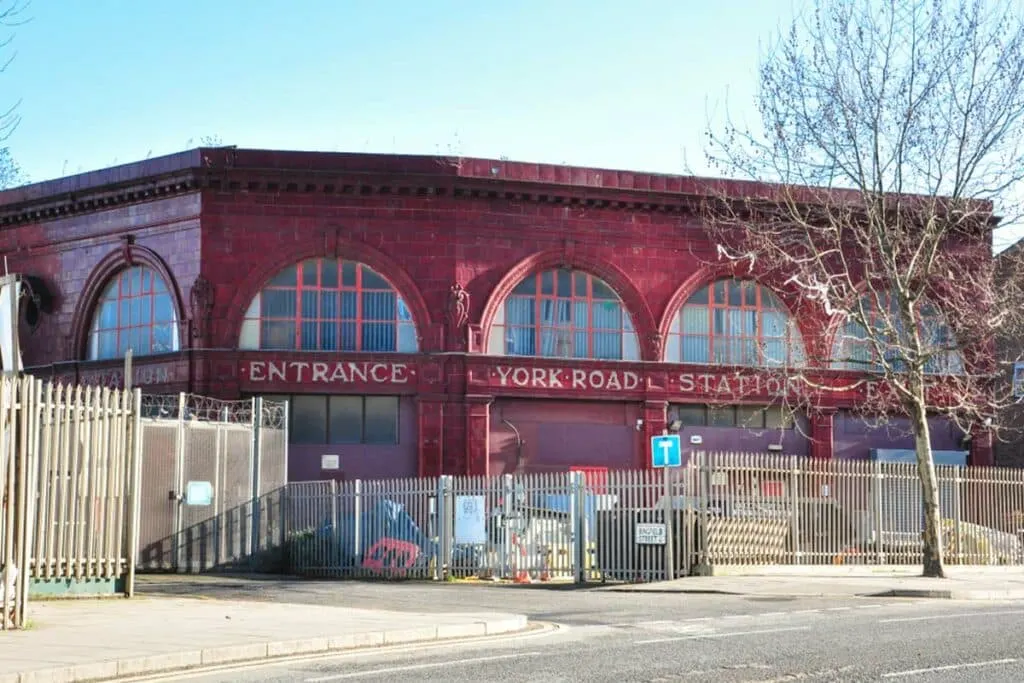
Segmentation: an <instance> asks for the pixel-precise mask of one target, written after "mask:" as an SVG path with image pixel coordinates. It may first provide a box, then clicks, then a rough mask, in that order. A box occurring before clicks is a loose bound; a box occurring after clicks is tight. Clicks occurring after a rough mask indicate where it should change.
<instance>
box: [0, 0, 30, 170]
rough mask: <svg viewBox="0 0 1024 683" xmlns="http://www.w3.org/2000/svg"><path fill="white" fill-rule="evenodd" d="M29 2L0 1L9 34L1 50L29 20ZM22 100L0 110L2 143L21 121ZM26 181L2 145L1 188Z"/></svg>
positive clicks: (1, 65)
mask: <svg viewBox="0 0 1024 683" xmlns="http://www.w3.org/2000/svg"><path fill="white" fill-rule="evenodd" d="M27 7H28V2H27V1H23V0H3V1H2V2H0V27H2V28H3V29H7V34H6V35H5V36H3V37H2V38H0V51H2V50H8V49H9V48H10V46H11V43H12V41H13V40H14V30H13V29H15V28H16V27H18V26H21V25H23V24H24V23H25V22H26V21H28V19H27V17H26V16H25V10H26V9H27ZM16 54H17V53H16V52H14V51H10V55H9V56H8V57H7V59H6V60H4V61H2V62H0V72H3V71H6V69H7V67H9V66H10V64H11V62H12V61H14V58H15V56H16ZM19 104H20V102H15V103H14V104H12V105H11V106H10V107H9V108H8V109H6V110H4V111H0V143H6V142H7V140H8V139H9V138H10V137H11V134H12V133H13V132H14V129H15V128H17V127H18V124H19V123H20V122H21V117H20V116H18V113H17V109H18V105H19ZM24 182H26V178H25V176H24V174H23V173H22V171H21V167H20V166H19V165H18V164H17V163H16V162H15V161H14V158H13V157H12V156H11V152H10V149H9V148H8V147H6V146H4V147H0V189H4V188H8V187H13V186H15V185H20V184H22V183H24Z"/></svg>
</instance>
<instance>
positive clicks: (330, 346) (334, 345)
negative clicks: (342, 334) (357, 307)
mask: <svg viewBox="0 0 1024 683" xmlns="http://www.w3.org/2000/svg"><path fill="white" fill-rule="evenodd" d="M319 327H320V350H321V351H337V350H338V340H339V337H338V323H336V322H322V323H320V326H319Z"/></svg>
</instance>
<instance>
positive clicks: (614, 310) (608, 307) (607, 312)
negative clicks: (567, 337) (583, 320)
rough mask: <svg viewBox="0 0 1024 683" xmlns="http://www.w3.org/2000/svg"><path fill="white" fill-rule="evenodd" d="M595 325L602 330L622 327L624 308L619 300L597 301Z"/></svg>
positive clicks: (595, 305)
mask: <svg viewBox="0 0 1024 683" xmlns="http://www.w3.org/2000/svg"><path fill="white" fill-rule="evenodd" d="M592 310H593V314H594V318H593V323H592V325H593V327H594V328H597V329H602V330H619V329H622V308H621V306H620V305H619V303H618V302H617V301H595V302H594V304H593V309H592Z"/></svg>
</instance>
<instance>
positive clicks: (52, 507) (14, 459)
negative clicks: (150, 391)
mask: <svg viewBox="0 0 1024 683" xmlns="http://www.w3.org/2000/svg"><path fill="white" fill-rule="evenodd" d="M139 397H140V394H139V393H138V392H137V391H136V392H134V393H132V392H127V391H115V390H110V389H106V388H102V389H101V388H92V387H90V388H86V389H83V388H82V387H67V386H63V385H54V384H44V383H43V382H41V381H39V380H36V379H34V378H32V377H23V378H8V377H5V378H2V379H0V499H2V501H0V502H2V508H0V510H2V514H0V576H2V583H0V591H2V594H0V602H2V614H0V627H2V628H3V629H8V628H18V627H21V626H23V625H24V620H25V607H26V603H27V600H28V595H29V584H30V582H33V581H50V582H56V581H77V580H83V579H84V580H94V581H95V580H108V581H114V582H122V583H123V590H124V592H126V593H128V594H131V592H132V590H133V583H134V563H133V562H131V561H130V559H129V558H131V557H132V556H133V555H134V543H135V538H136V536H137V534H136V530H137V528H138V523H139V518H138V508H139V500H138V497H137V494H136V492H137V491H138V486H137V482H138V477H139V472H140V468H139V461H140V451H139V442H138V439H137V438H136V435H137V434H138V433H139V432H138V411H137V410H136V409H135V407H136V406H137V405H138V403H139Z"/></svg>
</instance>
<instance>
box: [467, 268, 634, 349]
mask: <svg viewBox="0 0 1024 683" xmlns="http://www.w3.org/2000/svg"><path fill="white" fill-rule="evenodd" d="M487 351H488V353H490V354H494V355H508V356H544V357H553V358H593V359H600V360H639V359H640V345H639V343H638V340H637V334H636V331H635V329H634V327H633V321H632V319H631V318H630V315H629V312H628V311H627V310H626V307H625V306H624V305H623V303H622V300H621V299H620V298H619V295H618V294H616V293H615V291H614V290H613V289H612V288H611V287H609V286H608V285H607V284H606V283H605V282H604V281H603V280H601V279H600V278H597V277H594V276H593V275H591V274H589V273H586V272H583V271H580V270H569V269H567V268H560V269H557V270H547V271H543V272H540V273H535V274H533V275H530V276H528V277H527V278H525V279H524V280H523V281H522V282H520V283H519V284H518V285H517V286H516V288H515V289H513V290H512V293H511V294H509V296H508V298H507V299H506V300H505V302H504V304H503V305H502V306H500V307H499V308H498V311H497V313H496V314H495V317H494V320H493V321H492V322H491V330H490V336H489V338H488V343H487Z"/></svg>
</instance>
